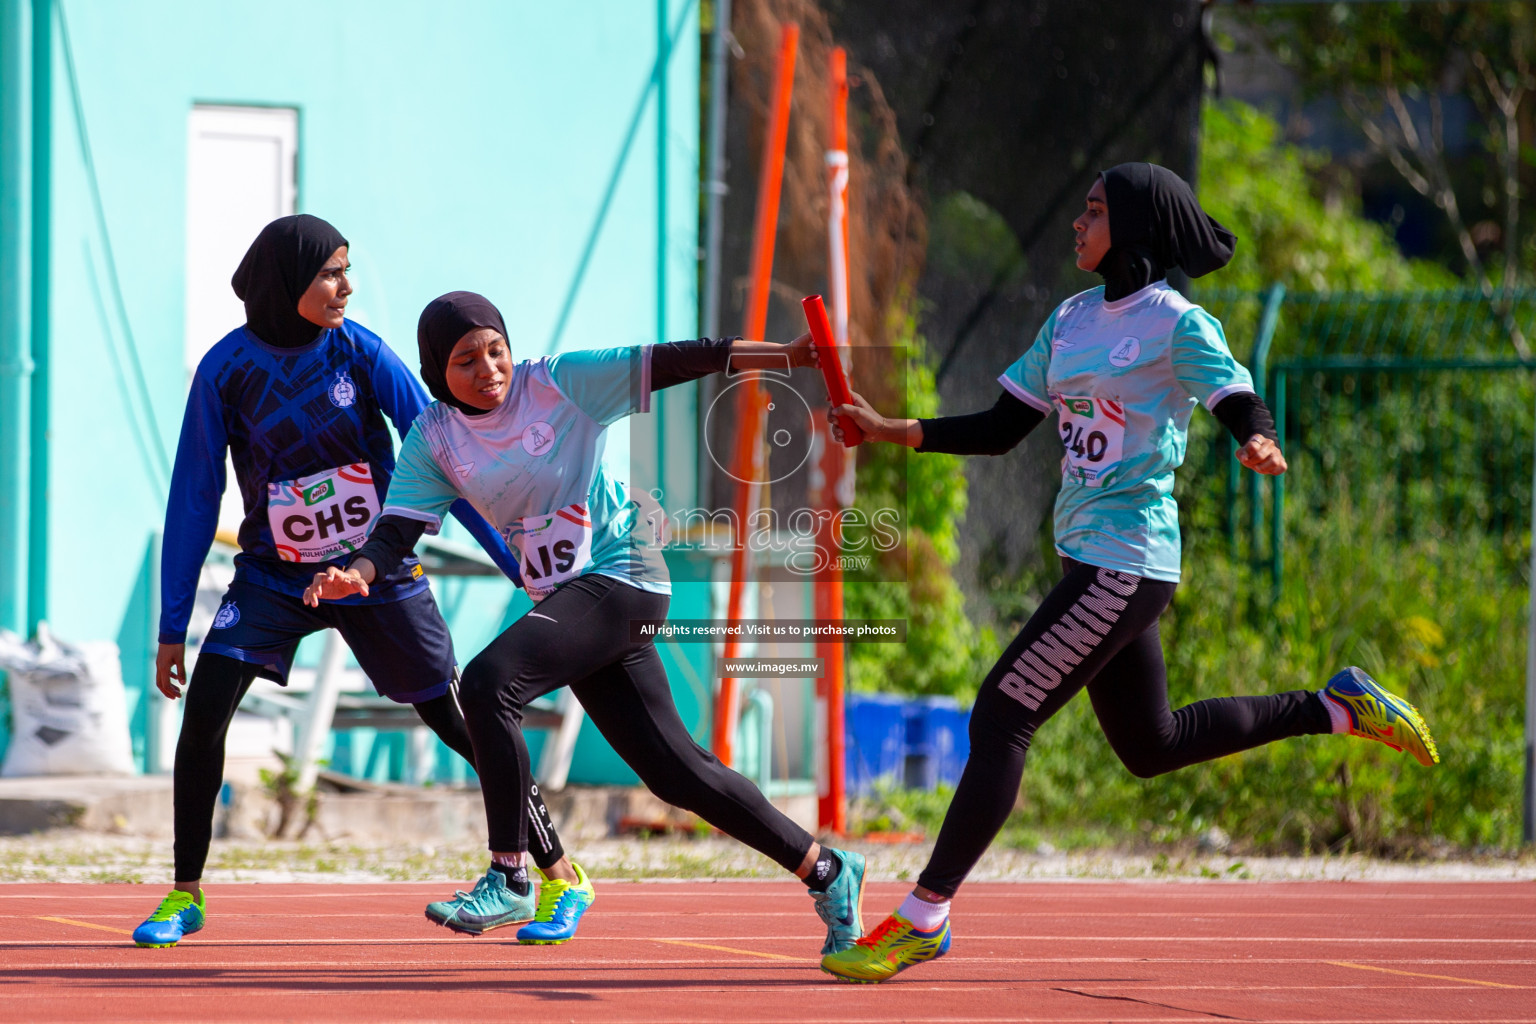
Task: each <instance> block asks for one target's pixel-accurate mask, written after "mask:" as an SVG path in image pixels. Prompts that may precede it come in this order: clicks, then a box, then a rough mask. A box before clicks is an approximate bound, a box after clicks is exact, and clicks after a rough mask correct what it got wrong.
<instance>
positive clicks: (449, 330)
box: [416, 292, 507, 416]
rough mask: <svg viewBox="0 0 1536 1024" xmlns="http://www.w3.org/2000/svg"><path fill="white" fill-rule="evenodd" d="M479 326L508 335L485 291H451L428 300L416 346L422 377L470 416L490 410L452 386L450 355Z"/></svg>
mask: <svg viewBox="0 0 1536 1024" xmlns="http://www.w3.org/2000/svg"><path fill="white" fill-rule="evenodd" d="M477 327H489V328H491V329H492V330H494V331H499V332H501V336H502V337H503V338H505V337H506V336H507V325H506V324H505V323H503V322H502V319H501V311H500V310H498V309H497V308H496V307H495V306H493V305H492V304H491V300H490V299H488V298H486V297H485V296H484V295H477V294H476V293H474V292H449V293H448V294H447V295H439V296H438V297H437V298H435V299H433V300H432V301H431V302H429V303H427V308H426V309H424V310H422V311H421V319H420V320H418V321H417V322H416V347H417V348H418V349H419V350H420V352H421V379H422V380H423V381H425V382H426V385H427V390H428V391H430V392H432V397H433V398H435V399H437V400H438V401H439V402H444V403H446V404H448V405H451V406H453V407H454V408H455V409H458V410H459V411H460V412H463V413H467V414H469V415H470V416H478V415H480V414H481V413H483V412H486V411H488V410H485V409H476V408H475V407H474V406H472V405H465V404H464V403H463V402H461V401H459V400H458V399H457V398H454V397H453V392H451V391H449V390H448V357H449V355H451V354H452V353H453V346H455V345H457V344H458V343H459V339H460V338H462V337H464V335H466V334H468V333H469V332H470V331H473V330H475V329H476V328H477Z"/></svg>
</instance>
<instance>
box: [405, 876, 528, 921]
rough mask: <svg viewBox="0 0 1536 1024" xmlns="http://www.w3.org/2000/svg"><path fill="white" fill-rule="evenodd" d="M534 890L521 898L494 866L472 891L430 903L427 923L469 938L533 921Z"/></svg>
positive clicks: (461, 891) (458, 893) (459, 892)
mask: <svg viewBox="0 0 1536 1024" xmlns="http://www.w3.org/2000/svg"><path fill="white" fill-rule="evenodd" d="M533 912H534V901H533V888H532V886H530V887H529V889H528V895H526V896H519V895H518V894H517V893H515V892H513V891H512V890H511V889H509V888H507V876H506V875H504V874H502V873H501V871H500V870H499V869H498V868H497V867H496V865H494V864H493V865H491V867H490V869H489V870H487V871H486V873H485V876H484V877H483V878H481V879H480V881H478V882H476V883H475V887H474V888H473V889H471V890H470V891H469V892H465V891H464V890H463V889H460V890H458V891H457V892H455V893H454V894H453V899H451V900H441V901H439V902H437V903H428V904H427V920H429V921H431V922H433V923H434V924H440V925H442V926H443V927H444V928H452V929H453V930H454V931H456V932H465V933H467V934H469V935H483V934H485V933H486V932H488V931H490V930H491V929H493V928H500V927H501V926H503V925H508V924H522V923H523V922H524V921H531V920H533Z"/></svg>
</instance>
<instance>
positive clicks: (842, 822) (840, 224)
mask: <svg viewBox="0 0 1536 1024" xmlns="http://www.w3.org/2000/svg"><path fill="white" fill-rule="evenodd" d="M831 80H832V97H831V98H832V118H831V135H832V137H831V139H830V140H829V141H830V145H829V147H828V149H827V186H828V189H829V191H830V196H829V200H830V202H829V203H828V219H827V249H828V260H827V271H828V272H827V299H828V301H829V304H830V306H831V309H830V311H829V312H830V313H831V317H830V319H831V321H832V337H833V340H834V341H835V342H836V343H837V347H838V352H839V357H843V356H844V355H845V350H846V349H847V346H848V57H847V54H846V53H845V52H844V50H843V48H842V47H835V48H834V49H833V50H832V59H831ZM845 362H846V359H845ZM817 426H818V428H819V430H820V433H821V436H822V445H821V464H820V467H819V468H820V470H821V472H820V473H819V474H818V475H819V476H820V478H821V479H820V482H821V487H820V488H819V490H820V494H819V495H817V496H816V497H817V498H818V501H817V507H818V513H819V514H820V523H821V527H820V530H819V537H818V549H819V550H820V551H821V552H822V553H823V554H824V555H825V556H826V557H827V558H828V559H831V560H832V561H829V562H827V563H826V564H824V565H823V566H822V569H821V571H820V572H819V573H817V577H816V583H815V596H814V601H813V603H814V607H815V615H816V617H817V618H818V619H841V618H842V617H843V572H842V567H841V565H839V564H838V563H837V562H836V561H835V559H836V558H837V557H838V555H839V554H840V553H841V551H842V537H841V531H840V529H839V516H838V514H839V513H840V512H841V511H842V509H843V507H844V505H845V503H847V504H851V503H852V500H853V496H852V494H851V493H850V491H851V488H850V487H847V486H845V485H846V484H847V483H850V482H851V481H849V480H848V476H849V475H850V473H851V470H852V468H853V463H854V458H853V452H852V450H851V449H845V448H843V446H842V445H839V444H835V443H833V442H832V438H831V435H830V433H829V431H828V429H827V424H826V422H825V421H824V420H820V419H818V420H817ZM816 647H817V650H816V654H817V657H819V658H820V659H821V660H822V665H823V672H824V674H823V676H822V678H821V679H819V680H817V683H816V691H817V693H816V696H817V700H818V703H819V704H820V711H821V714H820V715H819V716H818V718H819V720H820V721H821V722H822V723H824V728H825V729H826V735H825V736H824V737H822V739H823V745H822V753H823V756H824V757H825V763H824V764H823V765H822V766H821V771H820V772H819V773H818V777H817V780H816V795H817V801H816V803H817V808H816V820H817V824H818V825H819V826H820V828H821V829H822V830H823V831H827V832H832V833H834V834H841V833H844V832H846V831H847V830H848V800H847V794H846V791H845V788H846V780H845V770H846V761H845V758H844V752H843V742H844V721H843V691H844V689H845V686H846V682H847V677H846V670H847V666H846V662H845V660H844V659H845V656H846V653H847V647H846V646H845V645H844V644H843V643H842V642H841V641H837V640H824V641H821V642H819V643H818V644H817V645H816Z"/></svg>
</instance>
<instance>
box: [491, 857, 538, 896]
mask: <svg viewBox="0 0 1536 1024" xmlns="http://www.w3.org/2000/svg"><path fill="white" fill-rule="evenodd" d="M491 869H492V870H493V871H499V872H501V877H503V878H505V879H506V880H507V888H508V889H511V890H512V892H513V893H514V894H515V895H518V896H527V895H528V894H529V893H530V892H532V891H533V883H531V882H529V881H528V867H527V865H524V864H518V865H516V866H515V867H514V866H513V865H511V864H503V863H501V862H500V861H495V860H493V861H491Z"/></svg>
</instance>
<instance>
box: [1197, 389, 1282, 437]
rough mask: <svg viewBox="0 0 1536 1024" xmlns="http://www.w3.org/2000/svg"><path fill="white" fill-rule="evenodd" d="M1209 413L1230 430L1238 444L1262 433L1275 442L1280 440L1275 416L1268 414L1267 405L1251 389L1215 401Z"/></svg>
mask: <svg viewBox="0 0 1536 1024" xmlns="http://www.w3.org/2000/svg"><path fill="white" fill-rule="evenodd" d="M1211 414H1212V415H1214V416H1215V417H1216V418H1217V419H1218V420H1221V422H1222V425H1223V426H1225V427H1226V428H1227V429H1228V430H1230V431H1232V436H1233V437H1235V438H1237V443H1238V444H1239V445H1245V444H1247V443H1248V441H1249V439H1250V438H1252V437H1253V435H1254V434H1263V435H1264V436H1265V437H1267V438H1269V439H1270V440H1271V441H1274V442H1275V443H1277V444H1278V443H1279V441H1280V437H1279V435H1277V434H1276V433H1275V417H1274V416H1273V415H1271V414H1270V411H1269V406H1267V405H1265V404H1264V399H1262V398H1260V397H1259V396H1258V395H1256V394H1254V393H1253V392H1252V391H1241V392H1238V393H1237V394H1235V395H1228V396H1227V397H1226V398H1223V399H1222V400H1221V401H1219V402H1217V403H1216V408H1214V409H1212V410H1211Z"/></svg>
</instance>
